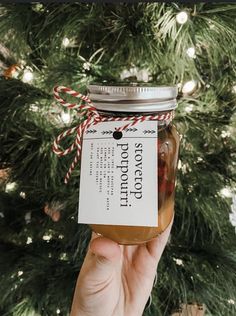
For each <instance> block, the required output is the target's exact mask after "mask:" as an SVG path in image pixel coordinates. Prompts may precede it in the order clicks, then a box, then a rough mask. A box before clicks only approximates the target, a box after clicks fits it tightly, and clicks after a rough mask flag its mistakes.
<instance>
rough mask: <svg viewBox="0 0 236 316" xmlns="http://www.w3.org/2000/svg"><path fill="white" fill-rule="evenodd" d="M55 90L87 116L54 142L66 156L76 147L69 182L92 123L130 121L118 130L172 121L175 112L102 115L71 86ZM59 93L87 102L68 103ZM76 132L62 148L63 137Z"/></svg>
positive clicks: (69, 106) (55, 95)
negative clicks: (155, 122)
mask: <svg viewBox="0 0 236 316" xmlns="http://www.w3.org/2000/svg"><path fill="white" fill-rule="evenodd" d="M53 92H54V98H55V99H56V100H57V101H58V102H59V103H61V105H63V106H64V107H66V108H68V109H78V110H79V111H80V112H81V113H80V116H82V115H84V116H85V117H86V118H85V120H84V121H83V122H82V123H81V124H79V125H78V126H75V127H73V128H70V129H68V130H66V131H64V132H63V133H61V134H60V135H58V136H57V138H56V139H55V140H54V142H53V147H52V149H53V152H54V153H55V154H56V155H57V156H59V157H62V156H66V155H68V154H70V153H71V152H72V151H73V150H75V149H76V155H75V157H74V160H73V162H72V164H71V166H70V168H69V170H68V172H67V173H66V176H65V179H64V182H65V183H66V184H67V183H68V181H69V179H70V176H71V173H72V172H73V170H74V169H75V166H76V165H77V163H78V161H79V160H80V155H81V147H82V137H83V134H84V132H85V131H86V129H88V128H89V127H90V126H91V125H96V124H98V123H100V122H108V121H130V122H129V123H127V124H125V125H123V126H121V127H119V128H116V131H120V132H121V131H123V130H125V129H127V128H129V127H131V126H134V125H136V124H138V123H141V122H143V121H147V120H149V121H150V120H157V121H171V120H172V119H173V112H166V113H164V114H155V115H140V116H127V117H116V116H110V117H104V116H101V115H100V114H99V113H98V111H97V109H96V108H95V107H94V106H93V104H92V102H91V100H90V99H89V98H88V97H87V96H86V95H83V94H81V93H79V92H77V91H74V90H72V89H70V88H67V87H64V86H56V87H54V89H53ZM59 93H66V94H69V95H70V96H73V97H75V98H77V99H80V100H82V101H84V102H85V104H82V105H81V104H77V103H68V102H66V101H65V100H64V99H62V98H61V96H60V94H59ZM71 134H75V140H74V142H73V143H72V144H71V145H70V146H69V147H68V148H67V149H64V150H63V149H61V148H60V145H59V144H60V142H61V140H62V139H63V138H66V137H67V136H69V135H71Z"/></svg>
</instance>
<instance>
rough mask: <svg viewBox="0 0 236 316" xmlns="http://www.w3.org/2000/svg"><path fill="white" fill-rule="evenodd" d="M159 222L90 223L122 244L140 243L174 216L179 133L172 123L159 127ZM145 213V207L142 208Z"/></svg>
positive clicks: (157, 231)
mask: <svg viewBox="0 0 236 316" xmlns="http://www.w3.org/2000/svg"><path fill="white" fill-rule="evenodd" d="M157 141H158V146H157V147H158V153H157V154H158V175H157V178H158V225H157V226H156V227H146V226H121V225H100V224H99V225H97V224H96V225H94V224H93V225H90V227H91V228H92V230H93V231H94V232H96V233H98V234H101V235H103V236H104V237H107V238H110V239H112V240H114V241H116V242H118V243H120V244H126V245H132V244H140V243H143V242H146V241H148V240H151V239H152V238H154V237H157V236H158V235H159V234H160V233H162V232H163V231H164V230H165V229H166V227H167V226H168V225H169V224H170V222H171V220H172V218H173V215H174V198H175V179H176V169H177V162H178V151H179V134H178V133H177V131H176V128H175V127H174V126H173V125H172V124H169V125H160V126H159V129H158V140H157ZM143 211H144V212H145V209H144V210H143Z"/></svg>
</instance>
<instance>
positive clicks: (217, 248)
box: [0, 3, 236, 316]
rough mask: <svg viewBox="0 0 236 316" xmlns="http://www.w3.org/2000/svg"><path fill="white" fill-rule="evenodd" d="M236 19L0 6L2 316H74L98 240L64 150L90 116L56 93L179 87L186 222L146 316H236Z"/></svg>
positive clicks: (207, 7) (139, 6)
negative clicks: (93, 241) (60, 150)
mask: <svg viewBox="0 0 236 316" xmlns="http://www.w3.org/2000/svg"><path fill="white" fill-rule="evenodd" d="M235 21H236V4H233V3H228V4H227V3H224V4H219V3H218V4H214V3H198V4H176V3H168V4H167V3H136V4H127V3H122V4H95V3H90V4H86V3H74V4H50V5H46V4H41V3H33V4H19V5H16V4H5V5H3V4H2V5H0V35H1V40H0V74H1V76H0V104H1V106H0V117H1V129H0V147H1V155H0V186H1V193H0V251H1V255H0V293H1V296H0V315H4V316H6V315H9V316H10V315H12V316H30V315H32V316H33V315H40V316H46V315H50V316H51V315H63V316H64V315H69V311H70V305H71V301H72V295H73V290H74V286H75V281H76V278H77V275H78V273H79V270H80V267H81V264H82V262H83V258H84V255H85V253H86V248H87V245H88V242H89V239H90V229H89V228H88V226H86V225H78V224H77V206H78V196H79V168H78V167H77V168H76V169H75V171H74V172H73V175H72V177H71V179H70V182H69V184H68V185H64V183H63V179H64V176H65V174H66V172H67V169H68V168H69V165H70V163H71V161H72V160H73V155H72V156H70V155H68V156H66V157H63V158H62V159H58V157H57V156H56V155H55V154H54V153H53V152H52V143H53V140H54V139H55V137H56V136H57V135H59V134H60V132H62V131H64V130H66V129H68V128H69V127H70V126H76V125H78V117H77V116H76V112H75V113H74V112H73V111H72V110H70V111H69V110H68V111H67V110H65V109H63V108H62V107H61V106H60V105H58V104H57V103H56V102H55V101H54V99H53V95H52V88H53V87H54V86H55V85H64V86H68V87H71V88H72V89H75V90H79V91H80V92H82V93H85V94H86V91H87V90H86V89H87V88H86V87H87V85H88V84H89V83H91V82H94V81H96V82H115V81H121V80H123V81H124V82H128V81H140V82H143V81H144V82H150V83H152V84H153V85H163V84H166V85H172V84H176V85H178V87H179V100H178V103H179V106H178V109H177V113H176V117H175V124H176V126H177V128H178V130H179V132H180V134H181V135H182V140H181V151H180V160H179V166H178V181H177V192H176V203H175V222H174V226H173V229H172V233H171V239H170V241H169V243H168V246H167V248H166V250H165V253H164V255H163V257H162V260H161V263H160V265H159V267H158V279H157V282H156V284H155V286H154V288H153V291H152V300H151V304H150V306H149V307H147V308H146V309H145V312H144V315H146V316H147V315H159V316H163V315H171V314H173V313H174V312H176V311H179V310H180V309H181V307H183V306H186V305H185V304H191V303H196V304H205V306H206V312H205V313H206V315H214V316H226V315H230V316H233V315H235V314H236V282H235V276H236V242H235V227H233V225H234V226H235V225H236V215H235V212H236V202H235V198H234V204H232V196H234V192H235V182H236V172H235V157H236V147H235V143H236V142H235V139H236V138H235V136H236V116H235V101H236V78H235V69H236V68H235V60H236V44H235V40H234V39H235V38H236V26H235ZM72 141H73V137H71V138H70V139H69V140H68V144H67V143H66V141H65V142H64V146H65V148H66V145H69V144H70V143H71V142H72ZM231 204H232V206H231ZM180 313H181V312H177V314H175V315H180ZM127 316H128V315H127Z"/></svg>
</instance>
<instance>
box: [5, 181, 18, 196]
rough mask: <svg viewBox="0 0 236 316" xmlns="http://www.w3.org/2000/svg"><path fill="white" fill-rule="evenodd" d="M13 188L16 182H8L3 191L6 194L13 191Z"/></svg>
mask: <svg viewBox="0 0 236 316" xmlns="http://www.w3.org/2000/svg"><path fill="white" fill-rule="evenodd" d="M15 188H16V182H10V183H7V185H6V189H5V191H6V192H7V193H8V192H11V191H14V189H15Z"/></svg>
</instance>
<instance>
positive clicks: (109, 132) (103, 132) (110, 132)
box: [102, 131, 113, 135]
mask: <svg viewBox="0 0 236 316" xmlns="http://www.w3.org/2000/svg"><path fill="white" fill-rule="evenodd" d="M112 133H113V131H102V134H103V135H104V134H112Z"/></svg>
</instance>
